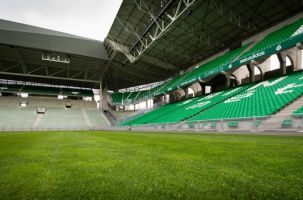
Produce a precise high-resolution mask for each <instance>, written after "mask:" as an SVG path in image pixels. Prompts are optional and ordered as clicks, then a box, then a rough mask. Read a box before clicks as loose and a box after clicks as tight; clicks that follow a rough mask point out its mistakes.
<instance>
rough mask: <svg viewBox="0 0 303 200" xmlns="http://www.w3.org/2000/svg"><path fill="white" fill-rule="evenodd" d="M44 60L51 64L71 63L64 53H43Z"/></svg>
mask: <svg viewBox="0 0 303 200" xmlns="http://www.w3.org/2000/svg"><path fill="white" fill-rule="evenodd" d="M42 60H45V61H50V62H59V63H66V64H69V63H70V59H69V57H68V56H67V55H66V54H64V53H56V52H43V53H42Z"/></svg>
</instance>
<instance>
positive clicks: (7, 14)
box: [0, 0, 122, 41]
mask: <svg viewBox="0 0 303 200" xmlns="http://www.w3.org/2000/svg"><path fill="white" fill-rule="evenodd" d="M121 3H122V0H0V18H1V19H5V20H10V21H15V22H20V23H24V24H29V25H34V26H39V27H43V28H47V29H52V30H56V31H61V32H66V33H70V34H74V35H78V36H83V37H87V38H92V39H96V40H101V41H103V40H104V38H105V37H106V35H107V33H108V31H109V29H110V27H111V25H112V23H113V20H114V18H115V16H116V14H117V12H118V10H119V8H120V5H121Z"/></svg>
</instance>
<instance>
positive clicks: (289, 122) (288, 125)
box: [282, 119, 293, 128]
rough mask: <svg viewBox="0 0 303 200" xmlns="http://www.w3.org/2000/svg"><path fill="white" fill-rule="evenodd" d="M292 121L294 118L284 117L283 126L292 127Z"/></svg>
mask: <svg viewBox="0 0 303 200" xmlns="http://www.w3.org/2000/svg"><path fill="white" fill-rule="evenodd" d="M292 122H293V121H292V119H284V120H283V122H282V128H291V127H292Z"/></svg>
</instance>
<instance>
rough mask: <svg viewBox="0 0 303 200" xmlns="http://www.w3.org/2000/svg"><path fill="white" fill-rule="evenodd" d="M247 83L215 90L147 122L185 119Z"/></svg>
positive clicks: (229, 95)
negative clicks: (218, 90)
mask: <svg viewBox="0 0 303 200" xmlns="http://www.w3.org/2000/svg"><path fill="white" fill-rule="evenodd" d="M248 87H249V85H246V86H240V87H237V88H233V89H229V90H225V91H221V92H216V93H213V94H210V95H207V96H204V97H199V98H195V99H193V100H192V101H191V102H190V103H188V104H186V105H185V106H183V107H182V108H180V109H177V110H175V111H173V112H171V113H169V114H168V115H163V116H161V117H159V118H156V119H154V120H151V121H150V122H149V123H174V122H179V121H181V120H184V119H187V118H189V117H190V116H193V115H195V114H197V113H199V112H201V111H203V110H206V109H208V108H210V107H211V106H214V105H215V104H217V103H219V102H221V101H224V100H225V99H228V98H229V97H231V96H234V95H236V94H238V93H239V92H241V91H243V90H245V89H246V88H248Z"/></svg>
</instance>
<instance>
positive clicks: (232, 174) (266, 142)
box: [0, 132, 303, 200]
mask: <svg viewBox="0 0 303 200" xmlns="http://www.w3.org/2000/svg"><path fill="white" fill-rule="evenodd" d="M0 199H1V200H4V199H132V200H133V199H303V137H290V136H252V135H214V134H204V135H196V134H160V133H152V134H148V133H118V132H42V133H41V132H35V133H33V132H31V133H1V134H0Z"/></svg>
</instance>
